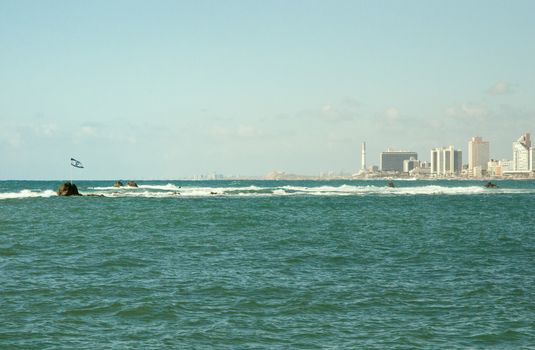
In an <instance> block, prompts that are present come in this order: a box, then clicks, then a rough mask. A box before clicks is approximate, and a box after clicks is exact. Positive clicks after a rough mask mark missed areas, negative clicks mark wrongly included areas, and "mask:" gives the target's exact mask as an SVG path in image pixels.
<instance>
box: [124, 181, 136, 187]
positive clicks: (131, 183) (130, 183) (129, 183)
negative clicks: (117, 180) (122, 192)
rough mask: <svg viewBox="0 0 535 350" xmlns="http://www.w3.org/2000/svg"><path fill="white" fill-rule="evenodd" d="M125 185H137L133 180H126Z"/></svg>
mask: <svg viewBox="0 0 535 350" xmlns="http://www.w3.org/2000/svg"><path fill="white" fill-rule="evenodd" d="M126 185H127V186H128V187H137V183H136V182H135V181H128V182H127V183H126Z"/></svg>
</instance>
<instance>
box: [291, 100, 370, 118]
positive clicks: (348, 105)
mask: <svg viewBox="0 0 535 350" xmlns="http://www.w3.org/2000/svg"><path fill="white" fill-rule="evenodd" d="M359 106H360V104H359V102H358V101H357V100H355V99H352V98H345V99H343V100H342V101H339V102H336V103H331V102H329V103H325V104H323V105H320V106H318V107H313V108H308V109H304V110H302V111H300V112H298V113H297V117H299V118H302V119H308V120H311V119H315V120H319V121H322V122H325V123H341V122H350V121H353V120H355V119H357V117H358V116H359Z"/></svg>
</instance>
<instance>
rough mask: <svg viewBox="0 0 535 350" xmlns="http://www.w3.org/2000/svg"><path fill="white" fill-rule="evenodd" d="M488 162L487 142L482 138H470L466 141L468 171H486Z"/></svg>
mask: <svg viewBox="0 0 535 350" xmlns="http://www.w3.org/2000/svg"><path fill="white" fill-rule="evenodd" d="M488 162H489V142H488V141H483V138H482V137H479V136H476V137H472V139H471V140H470V141H468V170H470V171H471V172H473V171H474V169H476V168H479V169H480V170H487V166H488Z"/></svg>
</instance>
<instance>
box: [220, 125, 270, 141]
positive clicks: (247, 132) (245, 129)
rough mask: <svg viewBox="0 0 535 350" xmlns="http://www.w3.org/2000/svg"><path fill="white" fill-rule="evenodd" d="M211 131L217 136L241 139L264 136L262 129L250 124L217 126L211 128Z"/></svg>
mask: <svg viewBox="0 0 535 350" xmlns="http://www.w3.org/2000/svg"><path fill="white" fill-rule="evenodd" d="M210 133H211V134H212V135H214V136H217V137H227V138H241V139H245V138H254V137H261V136H264V133H263V132H262V131H261V130H259V129H257V128H255V127H253V126H250V125H238V126H236V127H221V126H215V127H213V128H212V129H211V130H210Z"/></svg>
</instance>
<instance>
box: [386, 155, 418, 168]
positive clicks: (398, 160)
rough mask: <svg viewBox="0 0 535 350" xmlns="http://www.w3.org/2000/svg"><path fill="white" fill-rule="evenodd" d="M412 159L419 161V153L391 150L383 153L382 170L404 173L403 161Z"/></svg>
mask: <svg viewBox="0 0 535 350" xmlns="http://www.w3.org/2000/svg"><path fill="white" fill-rule="evenodd" d="M411 158H414V159H418V153H416V152H406V151H390V150H388V151H386V152H381V170H382V171H399V172H402V171H403V161H404V160H410V159H411Z"/></svg>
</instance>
